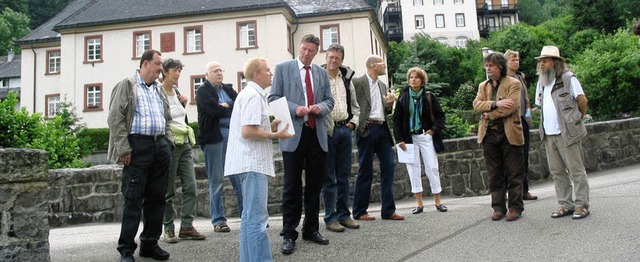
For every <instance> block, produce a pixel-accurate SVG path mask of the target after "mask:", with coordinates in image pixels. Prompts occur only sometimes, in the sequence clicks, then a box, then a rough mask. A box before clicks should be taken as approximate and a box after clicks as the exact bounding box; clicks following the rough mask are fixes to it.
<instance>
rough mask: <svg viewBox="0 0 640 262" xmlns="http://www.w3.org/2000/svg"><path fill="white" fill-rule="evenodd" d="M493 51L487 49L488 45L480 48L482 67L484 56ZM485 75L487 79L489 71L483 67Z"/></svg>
mask: <svg viewBox="0 0 640 262" xmlns="http://www.w3.org/2000/svg"><path fill="white" fill-rule="evenodd" d="M491 53H493V51H491V49H489V48H488V47H483V48H482V60H483V63H482V66H483V67H484V58H485V57H487V55H489V54H491ZM485 76H486V77H487V79H489V73H488V72H487V71H486V69H485Z"/></svg>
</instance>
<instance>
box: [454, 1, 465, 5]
mask: <svg viewBox="0 0 640 262" xmlns="http://www.w3.org/2000/svg"><path fill="white" fill-rule="evenodd" d="M453 4H455V5H461V4H464V0H453Z"/></svg>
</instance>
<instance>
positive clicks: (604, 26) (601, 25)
mask: <svg viewBox="0 0 640 262" xmlns="http://www.w3.org/2000/svg"><path fill="white" fill-rule="evenodd" d="M612 2H613V1H610V0H570V1H569V4H570V6H571V8H572V11H573V12H572V13H573V17H574V18H575V20H574V21H575V23H576V25H577V26H578V27H579V28H580V29H588V28H593V29H596V30H598V31H603V32H605V33H612V32H615V31H616V29H618V28H621V27H624V26H625V24H624V20H623V19H622V18H621V17H623V16H624V15H623V12H622V11H621V7H620V6H619V5H617V4H613V3H612ZM635 4H636V5H637V1H636V3H635ZM632 5H633V4H632Z"/></svg>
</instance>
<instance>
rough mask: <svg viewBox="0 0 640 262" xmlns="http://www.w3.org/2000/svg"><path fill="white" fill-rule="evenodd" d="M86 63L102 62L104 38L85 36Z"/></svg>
mask: <svg viewBox="0 0 640 262" xmlns="http://www.w3.org/2000/svg"><path fill="white" fill-rule="evenodd" d="M84 39H85V41H84V45H85V59H84V61H85V62H101V61H102V36H101V35H100V36H85V38H84Z"/></svg>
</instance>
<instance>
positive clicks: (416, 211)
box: [411, 206, 424, 215]
mask: <svg viewBox="0 0 640 262" xmlns="http://www.w3.org/2000/svg"><path fill="white" fill-rule="evenodd" d="M422 211H424V206H421V207H419V206H418V207H415V208H414V209H413V210H411V214H414V215H415V214H420V213H422Z"/></svg>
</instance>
